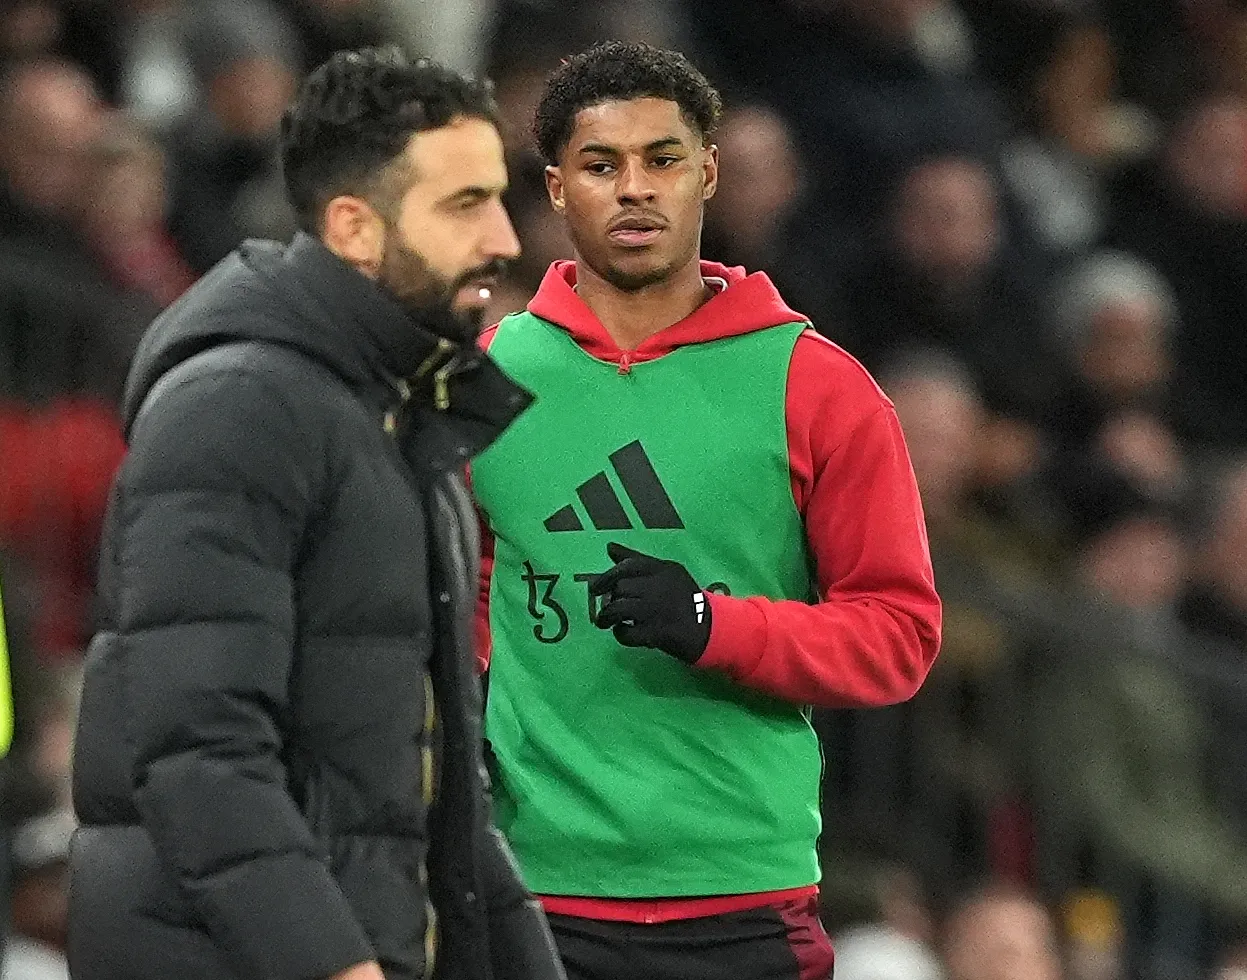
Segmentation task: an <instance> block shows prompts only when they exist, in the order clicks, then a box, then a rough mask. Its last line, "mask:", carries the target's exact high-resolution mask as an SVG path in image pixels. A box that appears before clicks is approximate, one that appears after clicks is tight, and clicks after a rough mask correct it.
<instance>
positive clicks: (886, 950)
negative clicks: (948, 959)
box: [833, 925, 944, 980]
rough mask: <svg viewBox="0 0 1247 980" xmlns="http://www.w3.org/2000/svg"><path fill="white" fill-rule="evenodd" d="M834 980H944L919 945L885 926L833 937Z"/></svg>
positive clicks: (936, 963) (935, 962)
mask: <svg viewBox="0 0 1247 980" xmlns="http://www.w3.org/2000/svg"><path fill="white" fill-rule="evenodd" d="M833 945H834V946H835V950H836V974H835V975H836V980H944V971H943V970H942V969H941V968H940V963H939V960H938V959H936V957H935V955H934V954H933V953H932V952H931V951H930V950H929V949H927V947H926V946H925V945H923V944H922V943H920V942H918V941H916V940H913V939H909V938H908V937H906V936H903V935H900V934H898V933H897V932H896V931H895V930H893V929H891V928H889V927H887V926H878V925H871V926H857V927H855V928H853V929H849V930H846V931H845V932H842V933H840V934H838V935H837V936H836V937H835V941H834V943H833Z"/></svg>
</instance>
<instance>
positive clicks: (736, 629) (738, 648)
mask: <svg viewBox="0 0 1247 980" xmlns="http://www.w3.org/2000/svg"><path fill="white" fill-rule="evenodd" d="M707 595H708V596H709V600H710V642H709V643H707V644H706V652H705V653H703V654H702V655H701V657H700V658H699V659H698V660H697V663H696V665H695V666H697V667H700V668H708V669H712V670H721V671H723V672H724V673H725V674H727V675H728V676H730V677H733V678H736V679H740V678H744V677H748V676H749V675H750V674H752V673H753V672H754V670H756V669H757V666H758V664H759V663H761V662H762V655H763V653H764V652H765V650H766V613H765V612H763V610H762V608H761V606H760V603H762V602H765V601H766V600H765V599H760V600H755V599H739V598H733V597H732V596H726V595H719V594H718V593H717V592H710V593H707Z"/></svg>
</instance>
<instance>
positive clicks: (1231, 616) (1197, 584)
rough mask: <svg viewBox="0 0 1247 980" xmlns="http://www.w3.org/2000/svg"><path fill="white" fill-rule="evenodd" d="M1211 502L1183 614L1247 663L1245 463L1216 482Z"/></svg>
mask: <svg viewBox="0 0 1247 980" xmlns="http://www.w3.org/2000/svg"><path fill="white" fill-rule="evenodd" d="M1210 504H1211V506H1209V507H1208V513H1207V517H1206V520H1205V521H1204V522H1203V526H1202V527H1201V529H1200V530H1201V533H1200V536H1199V542H1198V545H1199V553H1198V556H1197V559H1196V565H1195V574H1194V575H1193V577H1192V581H1191V586H1190V589H1189V591H1188V592H1187V594H1186V596H1185V597H1184V599H1183V601H1182V606H1181V617H1182V621H1183V623H1185V624H1186V626H1187V627H1188V628H1189V629H1191V630H1194V631H1195V632H1196V633H1198V634H1200V635H1201V636H1205V637H1208V638H1210V639H1214V640H1219V641H1222V642H1224V643H1227V644H1229V645H1230V646H1231V647H1232V648H1233V649H1234V650H1236V651H1237V656H1238V658H1239V662H1240V663H1241V664H1242V665H1244V667H1247V463H1244V462H1242V461H1241V460H1240V461H1239V462H1237V463H1236V464H1234V465H1232V466H1229V467H1228V468H1227V469H1226V471H1225V472H1224V473H1223V474H1222V475H1221V476H1220V477H1219V479H1217V480H1215V481H1214V487H1213V492H1212V500H1211V501H1210Z"/></svg>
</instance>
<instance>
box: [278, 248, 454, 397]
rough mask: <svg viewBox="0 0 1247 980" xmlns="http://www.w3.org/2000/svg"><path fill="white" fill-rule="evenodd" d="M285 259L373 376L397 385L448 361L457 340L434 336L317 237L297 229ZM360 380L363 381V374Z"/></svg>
mask: <svg viewBox="0 0 1247 980" xmlns="http://www.w3.org/2000/svg"><path fill="white" fill-rule="evenodd" d="M286 264H287V267H288V268H289V269H290V271H291V272H292V273H293V274H294V276H295V277H296V278H297V279H298V282H299V286H300V288H301V289H302V290H304V291H305V292H306V293H307V294H308V295H309V296H310V297H311V298H312V300H313V301H314V302H315V303H316V304H317V305H318V306H319V307H321V309H322V310H323V312H324V313H325V314H326V315H327V317H328V318H329V320H330V321H331V322H332V323H333V324H334V327H335V329H337V330H339V331H341V332H342V333H343V334H345V335H346V337H347V339H348V340H349V341H350V342H351V345H352V346H353V348H354V349H355V351H356V353H357V354H358V355H359V357H360V359H361V360H362V362H363V364H362V365H355V366H354V367H355V371H354V372H352V373H356V374H358V373H360V372H359V369H360V368H361V367H363V368H364V369H365V372H366V373H367V374H370V375H371V376H372V378H371V380H376V379H381V380H384V381H386V382H388V383H389V384H390V385H391V386H392V387H395V388H399V389H401V387H402V383H403V382H406V383H408V384H410V383H413V382H415V381H416V380H418V379H420V378H423V377H427V376H428V375H430V374H431V373H432V372H434V371H436V370H438V369H439V368H441V367H442V366H444V365H445V364H446V363H447V362H449V361H450V360H451V358H452V357H453V356H454V354H455V353H456V352H457V351H458V350H459V347H458V345H456V344H454V343H453V342H451V341H449V340H445V339H443V338H441V337H438V336H437V335H436V334H434V333H433V332H432V331H430V330H428V329H427V328H425V327H424V326H422V325H421V324H420V323H419V322H417V321H416V320H415V319H414V318H412V317H411V316H410V315H408V313H407V311H406V310H404V309H403V308H402V307H401V306H400V305H399V304H398V303H397V302H395V301H394V300H393V299H391V298H390V297H389V296H388V295H387V294H386V293H385V291H384V290H383V289H381V287H380V286H378V285H377V284H376V283H375V282H373V281H372V280H370V279H368V278H367V277H366V276H364V275H362V274H361V273H359V272H358V271H356V270H355V269H353V268H352V267H351V266H350V265H348V264H347V263H346V262H344V261H343V260H342V259H340V258H338V257H337V256H336V255H334V254H333V253H332V252H331V251H329V249H327V248H326V247H325V246H324V245H323V244H322V243H321V242H320V241H318V240H317V239H315V238H313V237H312V236H311V235H308V234H306V233H304V232H299V233H298V234H297V235H295V237H294V241H293V242H291V244H290V247H289V249H287V251H286ZM360 380H363V378H362V377H361V378H360Z"/></svg>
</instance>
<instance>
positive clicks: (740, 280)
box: [528, 261, 808, 362]
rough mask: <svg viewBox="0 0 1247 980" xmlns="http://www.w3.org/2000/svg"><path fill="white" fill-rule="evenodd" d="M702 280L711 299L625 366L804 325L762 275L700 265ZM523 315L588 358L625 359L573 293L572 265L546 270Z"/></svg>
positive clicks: (642, 347)
mask: <svg viewBox="0 0 1247 980" xmlns="http://www.w3.org/2000/svg"><path fill="white" fill-rule="evenodd" d="M701 275H702V278H703V279H705V280H706V281H707V282H708V283H709V284H710V285H711V287H712V288H713V289H715V295H714V296H712V297H711V298H710V299H709V300H707V301H706V302H705V303H703V304H702V305H701V306H699V307H698V308H697V309H696V310H694V311H693V312H692V313H691V314H689V315H688V316H687V317H685V318H684V319H683V320H681V321H680V322H679V323H673V324H672V325H671V326H669V327H667V328H666V329H665V330H660V331H659V332H658V333H656V334H654V336H652V337H650V338H649V339H648V340H646V341H644V342H643V343H642V344H641V345H640V346H639V347H638V348H637V349H636V350H634V351H628V352H627V358H628V359H629V360H632V361H646V360H652V359H653V358H656V357H662V356H663V355H664V354H669V353H671V352H672V351H673V350H675V349H676V348H677V347H685V346H687V345H689V344H704V343H706V342H708V341H711V340H723V339H725V338H727V337H739V336H740V335H742V334H747V333H754V332H755V331H758V330H765V329H767V328H768V327H778V326H781V325H783V324H787V323H799V322H802V321H806V320H808V318H807V317H805V316H802V315H801V314H800V313H798V312H796V311H795V310H793V309H792V308H790V307H789V306H788V304H787V303H785V302H784V300H783V297H781V296H780V295H779V290H777V289H776V288H775V284H774V283H772V282H771V280H770V278H769V277H768V276H767V275H766V273H763V272H755V273H752V274H746V272H745V270H744V269H743V268H741V267H740V266H725V265H720V264H719V263H717V262H706V261H703V262H702V263H701ZM528 312H530V313H532V314H533V315H534V316H538V317H541V319H543V320H547V321H549V322H550V323H553V324H555V325H556V326H559V327H562V328H563V329H564V330H566V331H567V332H568V333H569V334H570V335H571V337H572V339H573V340H575V341H576V343H578V344H579V345H580V346H581V347H582V348H583V349H584V350H585V352H586V353H587V354H589V355H590V356H591V357H596V358H598V359H599V360H603V361H613V362H616V361H620V360H621V359H623V358H624V354H625V352H624V351H622V350H621V349H620V348H619V345H618V344H616V343H615V341H614V340H613V339H612V338H611V336H610V334H609V333H607V332H606V328H605V327H604V326H602V323H601V321H600V320H598V318H597V316H596V315H595V314H594V312H593V311H592V310H591V309H589V307H588V306H587V305H586V304H585V302H584V300H582V299H581V298H580V296H579V295H578V294H577V293H576V263H575V262H571V261H562V262H555V263H554V264H553V265H551V266H550V268H549V270H548V271H547V272H546V275H545V278H544V279H543V280H542V282H541V288H539V289H538V290H537V295H535V296H534V297H533V299H532V301H531V302H530V303H529V304H528Z"/></svg>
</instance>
